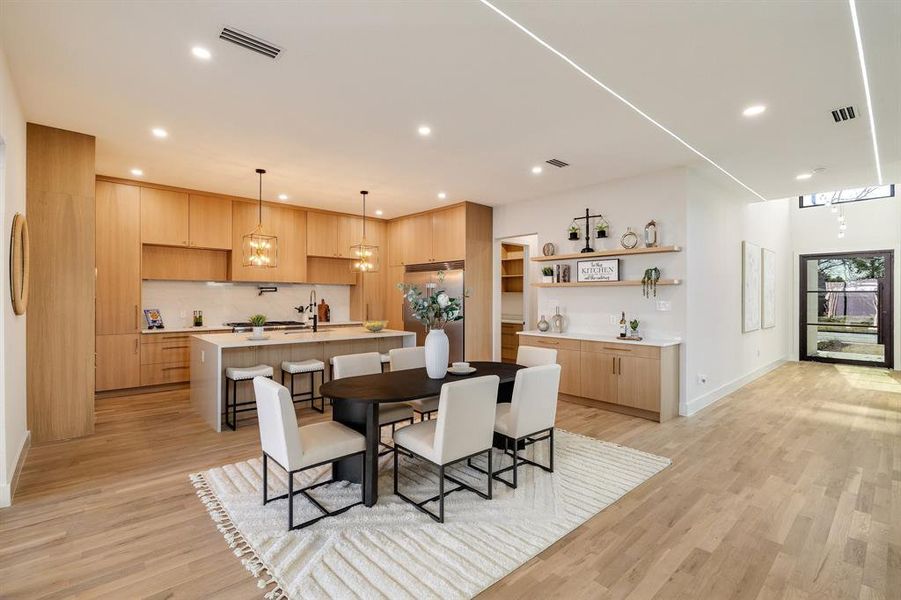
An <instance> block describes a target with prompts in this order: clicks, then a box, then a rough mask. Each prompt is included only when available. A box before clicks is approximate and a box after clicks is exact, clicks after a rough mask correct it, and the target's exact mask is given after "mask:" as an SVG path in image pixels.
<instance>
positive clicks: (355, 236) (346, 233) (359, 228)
mask: <svg viewBox="0 0 901 600" xmlns="http://www.w3.org/2000/svg"><path fill="white" fill-rule="evenodd" d="M362 237H363V219H361V218H360V217H355V216H353V215H338V231H337V238H336V239H337V240H338V247H337V256H338V258H354V257H353V255H352V254H351V252H350V247H351V246H353V245H354V244H359V243H360V239H361V238H362Z"/></svg>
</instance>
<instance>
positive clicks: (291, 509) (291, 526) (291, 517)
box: [288, 471, 294, 531]
mask: <svg viewBox="0 0 901 600" xmlns="http://www.w3.org/2000/svg"><path fill="white" fill-rule="evenodd" d="M292 529H294V473H291V472H290V471H288V531H291V530H292Z"/></svg>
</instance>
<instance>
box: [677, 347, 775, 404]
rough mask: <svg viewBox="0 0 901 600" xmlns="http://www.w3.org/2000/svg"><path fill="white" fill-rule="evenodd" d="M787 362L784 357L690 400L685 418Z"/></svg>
mask: <svg viewBox="0 0 901 600" xmlns="http://www.w3.org/2000/svg"><path fill="white" fill-rule="evenodd" d="M786 362H788V357H786V356H783V357H782V358H779V359H776V360H774V361H773V362H771V363H768V364H766V365H763V366H762V367H760V368H759V369H755V370H753V371H751V372H750V373H748V374H747V375H743V376H742V377H739V378H738V379H733V380H732V381H730V382H728V383H724V384H723V385H721V386H720V387H718V388H716V389H715V390H711V391H710V392H707V393H706V394H704V395H703V396H698V397H697V398H694V399H692V400H689V401H688V402H687V403H686V405H685V408H686V410H685V414H684V415H683V416H686V417H690V416H692V415H694V414H697V413H698V411H700V410H703V409H704V408H707V407H708V406H710V405H711V404H713V403H715V402H717V401H718V400H720V399H722V398H724V397H725V396H728V395H729V394H731V393H732V392H734V391H735V390H737V389H740V388H742V387H744V386H746V385H748V384H749V383H751V382H752V381H754V380H755V379H758V378H760V377H763V376H764V375H766V374H767V373H769V372H770V371H772V370H773V369H776V368H778V367H780V366H781V365H783V364H785V363H786Z"/></svg>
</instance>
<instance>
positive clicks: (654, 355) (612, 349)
mask: <svg viewBox="0 0 901 600" xmlns="http://www.w3.org/2000/svg"><path fill="white" fill-rule="evenodd" d="M519 343H520V345H523V346H537V347H541V348H553V349H555V350H557V362H558V363H559V364H560V366H561V369H562V371H561V375H560V393H561V394H567V395H570V396H578V397H581V398H585V399H588V400H591V401H594V402H597V403H599V404H601V405H602V406H603V407H605V408H609V409H611V410H616V411H618V412H624V413H627V414H631V415H634V416H639V417H644V418H648V419H652V420H655V421H660V422H663V421H666V420H668V419H671V418H672V417H675V416H677V415H678V414H679V346H678V345H669V346H651V345H639V344H624V343H617V342H606V341H593V340H591V341H590V340H578V339H572V338H568V337H559V338H555V337H551V336H546V335H541V336H537V335H522V336H520V340H519Z"/></svg>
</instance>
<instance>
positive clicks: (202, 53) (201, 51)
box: [191, 46, 213, 60]
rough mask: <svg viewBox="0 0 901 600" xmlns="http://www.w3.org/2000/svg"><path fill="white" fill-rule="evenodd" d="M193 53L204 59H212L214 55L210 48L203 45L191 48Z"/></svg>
mask: <svg viewBox="0 0 901 600" xmlns="http://www.w3.org/2000/svg"><path fill="white" fill-rule="evenodd" d="M191 54H193V55H194V56H196V57H197V58H199V59H202V60H210V58H212V56H213V55H212V53H210V51H209V50H207V49H206V48H203V47H201V46H194V47H193V48H191Z"/></svg>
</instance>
